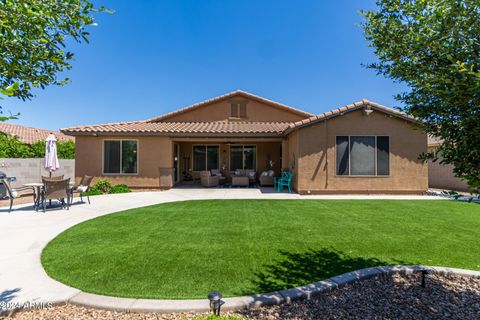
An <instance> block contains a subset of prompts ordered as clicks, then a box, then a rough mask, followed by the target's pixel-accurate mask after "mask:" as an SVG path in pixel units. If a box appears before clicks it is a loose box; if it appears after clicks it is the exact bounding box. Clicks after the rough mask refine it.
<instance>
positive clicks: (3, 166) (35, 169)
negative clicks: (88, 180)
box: [0, 158, 75, 188]
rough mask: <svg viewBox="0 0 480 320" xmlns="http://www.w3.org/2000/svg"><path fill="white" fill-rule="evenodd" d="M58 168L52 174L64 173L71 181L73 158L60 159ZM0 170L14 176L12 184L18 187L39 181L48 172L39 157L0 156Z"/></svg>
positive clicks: (73, 167) (72, 176)
mask: <svg viewBox="0 0 480 320" xmlns="http://www.w3.org/2000/svg"><path fill="white" fill-rule="evenodd" d="M59 162H60V168H59V169H58V170H57V171H55V172H53V173H52V175H53V176H58V175H62V174H63V175H64V176H65V178H70V179H71V180H72V181H73V179H74V177H75V160H74V159H60V160H59ZM0 171H3V172H5V173H6V174H7V176H9V177H16V178H17V181H15V182H13V183H12V186H13V187H14V188H15V187H19V186H21V185H23V184H24V183H31V182H41V181H42V178H41V177H42V176H48V175H49V172H48V171H47V170H45V169H44V168H43V158H41V159H36V158H34V159H17V158H0Z"/></svg>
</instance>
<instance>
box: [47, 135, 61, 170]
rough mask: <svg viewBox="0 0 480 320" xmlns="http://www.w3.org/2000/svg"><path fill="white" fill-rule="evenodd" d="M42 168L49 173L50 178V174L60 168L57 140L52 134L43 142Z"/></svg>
mask: <svg viewBox="0 0 480 320" xmlns="http://www.w3.org/2000/svg"><path fill="white" fill-rule="evenodd" d="M43 166H44V168H45V169H47V170H48V172H49V173H50V177H51V176H52V172H53V171H55V170H57V169H58V168H59V167H60V163H59V162H58V157H57V138H55V136H54V135H53V134H52V133H50V134H49V135H48V137H47V139H46V140H45V162H44V165H43Z"/></svg>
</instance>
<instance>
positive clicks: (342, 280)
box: [64, 265, 480, 313]
mask: <svg viewBox="0 0 480 320" xmlns="http://www.w3.org/2000/svg"><path fill="white" fill-rule="evenodd" d="M422 271H427V272H432V273H439V274H453V275H459V276H466V277H474V278H480V271H474V270H467V269H458V268H446V267H437V266H422V265H408V266H402V265H399V266H380V267H373V268H366V269H360V270H355V271H351V272H347V273H344V274H341V275H338V276H335V277H332V278H329V279H326V280H322V281H318V282H314V283H311V284H309V285H305V286H300V287H296V288H291V289H286V290H280V291H275V292H270V293H264V294H257V295H252V296H242V297H232V298H225V299H223V301H224V304H223V306H222V310H239V309H245V308H251V307H262V306H268V305H278V304H283V303H290V302H292V301H295V300H298V299H302V298H306V299H310V298H312V297H314V296H316V295H319V294H321V293H325V292H329V291H331V290H333V289H336V288H340V287H343V286H344V285H347V284H350V283H352V282H357V281H362V280H366V279H369V278H372V277H374V276H379V275H391V274H396V273H403V274H408V273H414V272H422ZM64 303H71V304H74V305H78V306H83V307H92V308H100V309H107V310H111V311H127V312H157V313H173V312H179V313H180V312H206V311H209V310H210V308H209V301H208V299H194V300H160V299H130V298H117V297H110V296H103V295H97V294H91V293H85V292H80V293H78V294H76V295H74V296H73V297H71V298H70V299H68V300H67V301H64Z"/></svg>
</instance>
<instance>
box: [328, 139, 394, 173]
mask: <svg viewBox="0 0 480 320" xmlns="http://www.w3.org/2000/svg"><path fill="white" fill-rule="evenodd" d="M337 137H348V175H346V174H345V175H341V174H337ZM351 137H375V148H374V152H375V164H374V166H375V174H374V175H371V174H366V175H352V174H351V169H352V163H351V161H352V157H351V156H350V146H351V144H350V140H351ZM378 137H388V175H378V174H377V168H378V166H377V138H378ZM390 140H391V137H390V136H389V135H387V134H377V135H373V134H354V135H347V134H339V135H336V136H335V168H334V169H335V177H339V178H342V177H344V178H365V177H367V178H386V177H390V176H391V172H392V171H391V153H392V152H391V149H390V147H391V142H390Z"/></svg>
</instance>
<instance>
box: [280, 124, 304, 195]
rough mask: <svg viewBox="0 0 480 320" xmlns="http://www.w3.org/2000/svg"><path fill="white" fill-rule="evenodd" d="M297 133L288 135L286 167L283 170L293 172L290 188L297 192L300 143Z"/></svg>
mask: <svg viewBox="0 0 480 320" xmlns="http://www.w3.org/2000/svg"><path fill="white" fill-rule="evenodd" d="M299 136H300V135H299V134H298V131H295V132H293V133H291V134H289V135H288V137H287V144H288V150H287V152H286V161H284V164H286V166H284V167H283V169H286V170H290V171H291V172H293V178H292V187H293V189H294V190H295V191H297V192H298V190H299V189H298V188H299V181H300V179H299V166H300V158H299V157H300V141H299Z"/></svg>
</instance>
